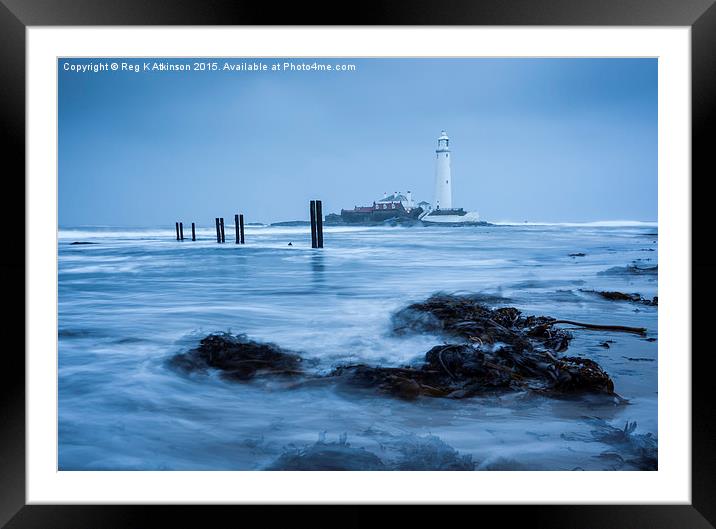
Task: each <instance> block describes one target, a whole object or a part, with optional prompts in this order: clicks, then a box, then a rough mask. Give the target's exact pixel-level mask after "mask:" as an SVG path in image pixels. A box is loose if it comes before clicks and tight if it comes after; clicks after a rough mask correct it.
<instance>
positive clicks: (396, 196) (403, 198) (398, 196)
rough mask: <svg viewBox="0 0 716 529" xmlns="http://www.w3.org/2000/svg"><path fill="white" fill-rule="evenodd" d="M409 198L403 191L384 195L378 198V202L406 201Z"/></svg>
mask: <svg viewBox="0 0 716 529" xmlns="http://www.w3.org/2000/svg"><path fill="white" fill-rule="evenodd" d="M407 200H408V197H406V196H405V195H403V194H402V193H393V194H392V195H388V196H387V197H382V198H379V199H378V200H376V202H378V203H380V202H405V201H407Z"/></svg>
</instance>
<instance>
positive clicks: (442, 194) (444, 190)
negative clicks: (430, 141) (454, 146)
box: [435, 131, 452, 209]
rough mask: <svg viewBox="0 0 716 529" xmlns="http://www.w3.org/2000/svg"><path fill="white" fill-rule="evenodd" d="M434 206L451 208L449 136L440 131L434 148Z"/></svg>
mask: <svg viewBox="0 0 716 529" xmlns="http://www.w3.org/2000/svg"><path fill="white" fill-rule="evenodd" d="M435 207H436V208H437V209H451V208H452V177H451V176H450V138H448V135H447V132H445V131H442V132H441V133H440V137H439V138H438V148H437V149H435Z"/></svg>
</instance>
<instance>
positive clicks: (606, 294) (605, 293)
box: [582, 290, 658, 306]
mask: <svg viewBox="0 0 716 529" xmlns="http://www.w3.org/2000/svg"><path fill="white" fill-rule="evenodd" d="M582 292H589V293H593V294H597V295H599V296H601V297H603V298H604V299H608V300H610V301H631V302H634V303H641V304H642V305H648V306H657V305H658V298H657V297H654V298H653V299H651V300H649V299H646V298H643V297H642V296H641V294H638V293H633V294H625V293H624V292H617V291H613V290H582Z"/></svg>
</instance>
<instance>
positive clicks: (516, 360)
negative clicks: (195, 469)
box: [170, 294, 616, 400]
mask: <svg viewBox="0 0 716 529" xmlns="http://www.w3.org/2000/svg"><path fill="white" fill-rule="evenodd" d="M565 321H566V320H565ZM555 322H556V323H558V322H559V320H555V319H554V318H549V317H545V316H523V315H522V313H521V312H520V311H519V310H518V309H516V308H514V307H501V308H494V309H493V308H490V307H488V306H486V305H484V304H483V303H482V301H481V300H480V298H479V297H476V296H456V295H448V294H436V295H434V296H431V297H430V298H428V299H427V300H426V301H424V302H422V303H415V304H412V305H410V306H408V307H406V308H405V309H403V310H401V311H398V312H397V313H396V314H395V315H394V317H393V324H394V326H395V332H396V333H399V334H400V333H407V332H424V331H425V330H429V331H432V332H437V333H440V334H443V335H445V336H447V337H450V340H451V342H450V343H447V344H443V345H437V346H435V347H433V348H431V349H430V350H429V351H428V352H427V353H426V354H425V356H424V360H423V362H422V363H421V364H417V365H413V366H403V367H381V366H370V365H366V364H354V365H343V366H338V367H336V368H335V369H334V370H333V371H331V372H330V373H328V374H327V375H313V377H312V379H313V380H318V379H320V380H322V381H323V382H332V383H336V384H339V385H341V386H348V387H354V388H363V389H368V390H371V391H378V392H380V393H384V394H387V395H390V396H393V397H397V398H401V399H406V400H412V399H416V398H418V397H421V396H425V397H445V398H455V399H460V398H467V397H472V396H475V395H484V394H491V393H496V392H504V391H524V390H532V391H537V392H541V393H545V394H548V395H552V396H566V395H574V394H578V393H598V394H605V395H614V396H616V394H615V393H614V384H613V382H612V380H611V379H610V378H609V375H608V374H607V373H606V372H605V371H604V370H603V369H602V368H601V367H600V366H599V364H597V363H596V362H594V361H593V360H590V359H588V358H581V357H578V356H565V357H558V355H559V353H560V352H562V351H565V350H566V349H567V348H568V346H569V342H570V340H571V338H572V334H571V333H569V332H568V331H566V330H564V329H560V328H556V327H554V326H553V324H554V323H555ZM583 325H585V324H583ZM170 363H171V365H173V366H174V367H176V368H180V369H183V370H185V371H206V370H207V369H208V368H215V369H219V370H220V371H221V372H222V376H223V377H225V378H228V379H232V380H239V381H243V380H249V379H252V378H254V377H255V376H257V375H266V376H268V375H282V376H294V377H296V376H300V375H304V376H305V378H308V374H307V373H305V372H304V371H303V363H304V362H303V361H302V359H301V357H300V356H299V355H297V354H296V353H292V352H287V351H284V350H282V349H281V348H280V347H278V346H277V345H274V344H264V343H258V342H255V341H253V340H250V339H248V338H247V337H246V336H244V335H239V336H232V335H229V334H212V335H209V336H207V337H206V338H204V339H203V340H201V343H200V345H199V347H197V348H195V349H192V350H190V351H188V352H187V353H184V354H179V355H176V356H175V357H174V358H173V359H172V360H171V361H170Z"/></svg>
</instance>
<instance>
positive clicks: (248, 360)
mask: <svg viewBox="0 0 716 529" xmlns="http://www.w3.org/2000/svg"><path fill="white" fill-rule="evenodd" d="M301 363H302V359H301V357H300V356H298V355H297V354H295V353H289V352H285V351H283V350H282V349H281V348H280V347H278V346H277V345H274V344H271V343H259V342H255V341H253V340H250V339H248V338H247V337H246V336H245V335H243V334H242V335H238V336H233V335H231V334H226V333H225V334H210V335H209V336H207V337H206V338H204V339H202V340H201V342H200V343H199V347H197V348H195V349H191V350H190V351H188V352H186V353H183V354H179V355H176V356H174V357H173V358H172V359H171V360H170V365H171V366H173V367H175V368H179V369H181V370H183V371H206V369H207V368H215V369H219V370H220V371H221V373H222V377H224V378H227V379H233V380H249V379H251V378H253V377H254V376H256V375H257V374H271V375H289V376H295V375H299V374H302V365H301Z"/></svg>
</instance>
